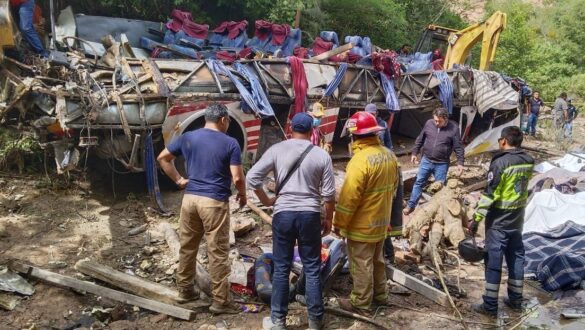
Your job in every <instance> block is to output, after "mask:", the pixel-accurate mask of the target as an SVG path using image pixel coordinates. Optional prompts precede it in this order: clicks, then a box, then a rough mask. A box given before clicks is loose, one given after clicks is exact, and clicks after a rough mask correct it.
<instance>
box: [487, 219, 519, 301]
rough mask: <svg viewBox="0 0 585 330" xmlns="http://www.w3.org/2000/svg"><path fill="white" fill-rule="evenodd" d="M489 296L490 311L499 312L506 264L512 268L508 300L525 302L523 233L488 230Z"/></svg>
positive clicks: (517, 230) (509, 271)
mask: <svg viewBox="0 0 585 330" xmlns="http://www.w3.org/2000/svg"><path fill="white" fill-rule="evenodd" d="M485 249H486V254H485V260H484V261H485V281H486V283H485V293H484V295H483V304H484V307H485V309H487V310H489V311H497V310H498V292H499V290H500V280H501V279H502V261H503V260H504V258H506V265H508V298H510V302H512V303H513V304H519V303H521V302H522V288H523V285H524V283H523V280H524V243H523V242H522V231H521V230H519V229H514V230H503V229H492V228H490V229H488V230H487V231H486V236H485Z"/></svg>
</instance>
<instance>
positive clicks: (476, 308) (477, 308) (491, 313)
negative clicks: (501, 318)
mask: <svg viewBox="0 0 585 330" xmlns="http://www.w3.org/2000/svg"><path fill="white" fill-rule="evenodd" d="M471 309H472V310H473V311H474V312H476V313H480V314H484V315H487V316H492V317H495V316H498V311H497V310H496V311H490V310H487V309H485V305H484V304H483V303H479V304H473V305H471Z"/></svg>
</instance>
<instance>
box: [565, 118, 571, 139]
mask: <svg viewBox="0 0 585 330" xmlns="http://www.w3.org/2000/svg"><path fill="white" fill-rule="evenodd" d="M572 137H573V122H572V121H570V122H568V123H565V138H569V139H570V138H572Z"/></svg>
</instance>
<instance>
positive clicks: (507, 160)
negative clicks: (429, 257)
mask: <svg viewBox="0 0 585 330" xmlns="http://www.w3.org/2000/svg"><path fill="white" fill-rule="evenodd" d="M498 144H499V148H500V152H498V153H497V154H496V155H494V157H493V158H492V162H491V165H490V171H489V173H488V178H487V179H488V186H487V188H486V189H485V191H484V192H483V194H482V195H481V199H480V200H479V202H478V206H477V209H476V211H475V214H474V216H473V217H474V221H471V222H470V225H469V230H470V232H471V233H472V234H473V235H475V233H476V232H477V228H478V225H479V223H480V222H481V221H483V220H485V221H486V224H485V228H486V235H485V236H486V241H485V250H486V253H485V260H484V261H485V279H486V284H485V293H484V295H483V303H479V304H476V305H473V306H472V308H473V310H474V311H476V312H478V313H482V314H486V315H490V316H497V313H498V292H499V289H500V280H501V277H502V261H503V259H504V258H505V259H506V264H507V265H508V298H506V299H504V303H505V304H506V305H507V306H508V307H510V308H512V309H515V310H521V309H522V287H523V282H522V280H523V279H524V245H523V243H522V227H523V225H524V209H525V207H526V201H527V199H528V181H529V180H530V177H531V175H532V169H533V167H534V160H533V159H532V157H530V156H529V155H528V154H526V153H525V152H524V151H522V149H520V147H521V145H522V131H521V130H520V128H519V127H517V126H510V127H506V128H504V129H503V130H502V134H501V136H500V138H499V139H498Z"/></svg>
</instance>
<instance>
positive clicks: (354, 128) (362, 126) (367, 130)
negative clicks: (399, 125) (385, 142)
mask: <svg viewBox="0 0 585 330" xmlns="http://www.w3.org/2000/svg"><path fill="white" fill-rule="evenodd" d="M346 127H347V130H348V131H349V132H350V133H351V134H353V135H366V134H371V133H376V132H379V131H381V130H383V129H384V127H381V126H378V122H377V121H376V117H374V116H373V115H372V114H369V113H367V112H365V111H358V112H356V113H354V114H353V116H351V118H349V119H348V120H347V124H346Z"/></svg>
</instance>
